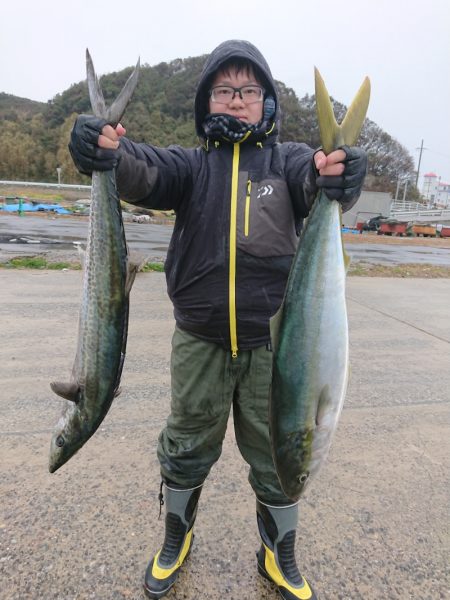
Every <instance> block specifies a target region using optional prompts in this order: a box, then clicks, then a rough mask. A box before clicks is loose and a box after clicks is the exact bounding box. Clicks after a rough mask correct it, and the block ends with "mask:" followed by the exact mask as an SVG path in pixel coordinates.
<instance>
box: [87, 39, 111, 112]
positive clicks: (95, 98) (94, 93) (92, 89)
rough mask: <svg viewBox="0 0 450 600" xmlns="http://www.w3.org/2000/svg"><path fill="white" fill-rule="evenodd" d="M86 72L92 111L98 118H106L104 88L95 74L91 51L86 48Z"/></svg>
mask: <svg viewBox="0 0 450 600" xmlns="http://www.w3.org/2000/svg"><path fill="white" fill-rule="evenodd" d="M86 72H87V84H88V90H89V98H90V100H91V106H92V110H93V111H94V115H95V116H96V117H103V118H104V119H105V118H106V103H105V99H104V97H103V92H102V88H101V87H100V82H99V80H98V77H97V75H96V73H95V69H94V63H93V62H92V58H91V55H90V54H89V50H88V49H87V48H86Z"/></svg>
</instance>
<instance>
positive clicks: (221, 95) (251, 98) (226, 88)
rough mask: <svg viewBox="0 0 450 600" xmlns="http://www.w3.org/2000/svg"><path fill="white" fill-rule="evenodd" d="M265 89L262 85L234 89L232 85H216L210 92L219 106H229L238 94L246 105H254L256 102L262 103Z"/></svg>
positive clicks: (212, 98)
mask: <svg viewBox="0 0 450 600" xmlns="http://www.w3.org/2000/svg"><path fill="white" fill-rule="evenodd" d="M264 91H265V90H264V88H262V87H261V86H260V85H243V86H242V87H240V88H236V87H232V86H231V85H216V86H215V87H213V88H212V89H211V90H210V91H209V94H210V97H211V100H212V101H213V102H217V104H229V103H230V102H231V101H232V100H234V97H235V96H236V94H239V98H240V99H241V100H242V101H243V102H244V104H253V103H254V102H262V100H263V98H264Z"/></svg>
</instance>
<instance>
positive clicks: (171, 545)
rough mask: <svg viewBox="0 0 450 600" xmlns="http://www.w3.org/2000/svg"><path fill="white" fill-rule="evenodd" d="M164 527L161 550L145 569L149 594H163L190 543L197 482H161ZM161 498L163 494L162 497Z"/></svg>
mask: <svg viewBox="0 0 450 600" xmlns="http://www.w3.org/2000/svg"><path fill="white" fill-rule="evenodd" d="M164 487H165V505H166V522H165V526H166V530H165V536H164V543H163V545H162V548H161V550H159V552H157V553H156V555H155V556H154V557H153V558H152V560H151V561H150V563H149V565H148V567H147V571H146V572H145V581H144V591H145V593H146V595H147V597H148V598H162V597H163V596H165V595H166V594H167V593H168V591H169V590H170V588H171V587H172V586H173V584H174V583H175V581H176V580H177V577H178V572H179V570H180V567H181V565H182V564H183V562H184V560H185V559H186V557H187V556H188V555H189V552H190V550H191V546H192V540H193V533H192V528H193V526H194V521H195V517H196V515H197V504H198V499H199V497H200V493H201V490H202V486H201V485H199V486H197V487H195V488H191V489H188V490H183V489H176V488H174V487H169V485H167V484H164ZM161 502H162V497H161Z"/></svg>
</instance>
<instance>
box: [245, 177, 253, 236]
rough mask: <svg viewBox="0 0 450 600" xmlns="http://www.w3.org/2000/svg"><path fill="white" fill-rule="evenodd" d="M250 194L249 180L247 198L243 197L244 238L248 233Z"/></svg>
mask: <svg viewBox="0 0 450 600" xmlns="http://www.w3.org/2000/svg"><path fill="white" fill-rule="evenodd" d="M251 193H252V182H251V181H250V179H249V180H248V181H247V196H246V197H245V220H244V235H245V237H248V231H249V223H250V196H251Z"/></svg>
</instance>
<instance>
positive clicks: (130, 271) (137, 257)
mask: <svg viewBox="0 0 450 600" xmlns="http://www.w3.org/2000/svg"><path fill="white" fill-rule="evenodd" d="M147 262H148V260H147V257H146V256H144V255H141V254H139V253H137V252H133V253H132V254H131V256H130V258H129V260H128V264H127V275H126V280H125V295H126V296H129V295H130V292H131V288H132V287H133V283H134V280H135V279H136V275H137V274H138V272H139V271H140V270H141V269H142V268H143V267H144V266H145V264H146V263H147Z"/></svg>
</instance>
